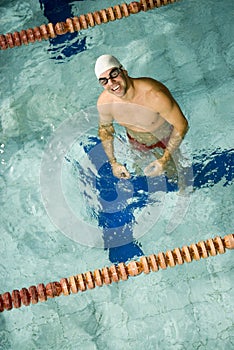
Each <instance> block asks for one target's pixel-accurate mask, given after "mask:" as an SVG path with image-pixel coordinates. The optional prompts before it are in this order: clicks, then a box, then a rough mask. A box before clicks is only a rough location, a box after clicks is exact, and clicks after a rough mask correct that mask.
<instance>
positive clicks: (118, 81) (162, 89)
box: [95, 55, 188, 179]
mask: <svg viewBox="0 0 234 350" xmlns="http://www.w3.org/2000/svg"><path fill="white" fill-rule="evenodd" d="M95 74H96V77H97V78H98V80H99V83H100V84H101V85H102V86H103V88H104V91H103V92H102V93H101V95H100V96H99V98H98V101H97V108H98V112H99V118H100V120H99V137H100V139H101V141H102V145H103V148H104V151H105V153H106V155H107V157H108V160H109V162H110V164H111V167H112V172H113V175H114V176H116V177H117V178H125V179H129V178H130V177H131V175H130V173H129V171H128V170H127V168H126V167H125V166H124V165H122V164H120V163H118V161H117V160H116V158H115V155H114V146H113V140H114V133H115V130H114V127H113V121H115V122H117V123H118V124H119V125H121V126H123V127H124V128H125V129H126V132H127V136H128V139H129V142H130V143H131V144H132V145H133V146H135V147H136V148H138V149H140V150H143V151H144V150H145V151H146V150H150V149H154V148H161V149H163V154H162V155H161V156H160V157H159V158H158V159H156V160H155V161H153V162H151V163H150V164H149V165H148V166H147V167H146V168H145V169H144V173H145V175H146V176H152V177H153V176H158V175H161V174H163V173H164V171H166V168H167V165H168V164H169V162H170V160H172V155H173V153H174V152H175V151H176V150H177V149H178V147H179V145H180V144H181V142H182V140H183V138H184V136H185V134H186V132H187V131H188V121H187V119H186V118H185V116H184V115H183V113H182V111H181V109H180V107H179V105H178V104H177V102H176V101H175V100H174V98H173V97H172V95H171V93H170V91H169V90H168V89H167V88H166V86H164V85H163V84H162V83H160V82H159V81H156V80H154V79H151V78H145V77H143V78H131V77H129V75H128V72H127V71H126V70H125V69H124V68H123V66H122V65H121V63H120V62H119V61H118V59H117V58H115V57H114V56H111V55H102V56H100V57H99V58H98V59H97V61H96V64H95Z"/></svg>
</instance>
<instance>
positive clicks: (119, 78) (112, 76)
mask: <svg viewBox="0 0 234 350" xmlns="http://www.w3.org/2000/svg"><path fill="white" fill-rule="evenodd" d="M99 82H100V84H101V85H102V86H103V88H104V89H105V90H106V91H108V92H109V93H111V94H113V95H115V96H117V97H123V96H124V95H125V94H126V91H127V86H128V83H127V73H126V71H124V70H122V69H121V68H118V67H113V68H111V69H108V70H107V71H105V72H104V73H102V74H101V75H100V77H99Z"/></svg>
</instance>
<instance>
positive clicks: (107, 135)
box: [98, 123, 116, 165]
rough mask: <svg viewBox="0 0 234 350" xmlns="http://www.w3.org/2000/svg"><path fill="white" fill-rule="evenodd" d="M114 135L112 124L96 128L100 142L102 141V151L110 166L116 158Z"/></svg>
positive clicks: (100, 125) (101, 124)
mask: <svg viewBox="0 0 234 350" xmlns="http://www.w3.org/2000/svg"><path fill="white" fill-rule="evenodd" d="M114 133H115V129H114V127H113V124H112V123H109V124H103V123H100V124H99V128H98V136H99V137H100V140H101V141H102V145H103V148H104V151H105V153H106V155H107V158H108V160H109V162H110V164H111V165H112V164H113V163H116V158H115V155H114V145H113V140H114Z"/></svg>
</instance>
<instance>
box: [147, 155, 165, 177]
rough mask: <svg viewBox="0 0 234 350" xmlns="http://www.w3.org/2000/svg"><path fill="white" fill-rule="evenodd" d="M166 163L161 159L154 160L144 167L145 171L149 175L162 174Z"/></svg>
mask: <svg viewBox="0 0 234 350" xmlns="http://www.w3.org/2000/svg"><path fill="white" fill-rule="evenodd" d="M165 165H166V162H164V161H162V160H161V159H157V160H154V161H153V162H151V163H150V164H149V165H148V166H147V167H146V168H145V169H144V173H145V175H146V176H149V177H153V176H159V175H162V174H163V172H164V169H165Z"/></svg>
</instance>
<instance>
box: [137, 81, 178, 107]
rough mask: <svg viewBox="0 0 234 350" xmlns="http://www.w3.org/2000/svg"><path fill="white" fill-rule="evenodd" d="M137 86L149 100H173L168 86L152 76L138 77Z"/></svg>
mask: <svg viewBox="0 0 234 350" xmlns="http://www.w3.org/2000/svg"><path fill="white" fill-rule="evenodd" d="M135 83H136V86H137V87H138V89H139V91H140V92H141V93H142V94H144V96H145V98H146V99H147V101H151V100H152V101H154V103H156V102H157V101H158V103H160V102H161V101H162V100H165V99H166V100H170V101H173V97H172V95H171V93H170V91H169V90H168V88H167V87H166V86H165V85H164V84H163V83H161V82H160V81H158V80H155V79H152V78H145V77H143V78H138V79H136V82H135Z"/></svg>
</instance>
